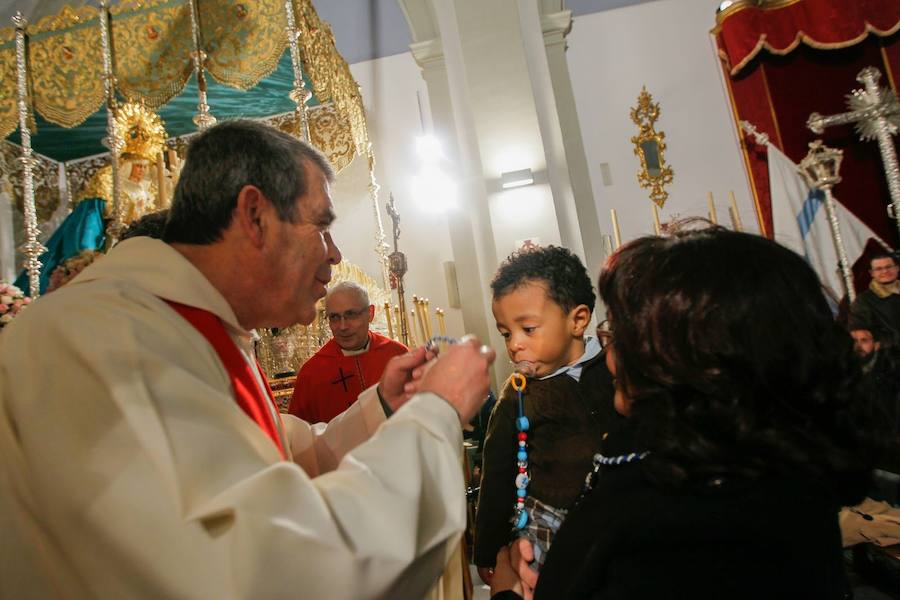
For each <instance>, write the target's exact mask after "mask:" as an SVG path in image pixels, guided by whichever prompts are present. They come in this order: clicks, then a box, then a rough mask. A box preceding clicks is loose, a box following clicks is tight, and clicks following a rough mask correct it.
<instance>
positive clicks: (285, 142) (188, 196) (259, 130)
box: [163, 119, 334, 244]
mask: <svg viewBox="0 0 900 600" xmlns="http://www.w3.org/2000/svg"><path fill="white" fill-rule="evenodd" d="M307 167H310V168H313V169H318V170H320V171H321V172H322V173H323V174H324V175H325V178H326V180H328V181H329V182H331V181H333V180H334V169H332V167H331V164H330V163H329V162H328V159H327V158H325V156H324V155H323V154H322V153H321V152H319V151H318V150H316V149H315V148H314V147H313V146H311V145H310V144H308V143H306V142H304V141H301V140H298V139H297V138H295V137H293V136H290V135H288V134H286V133H284V132H282V131H279V130H278V129H275V128H274V127H271V126H269V125H266V124H265V123H262V122H259V121H251V120H248V119H235V120H230V121H224V122H222V123H219V124H218V125H215V126H214V127H210V128H209V129H207V130H206V131H204V132H203V133H200V134H199V135H197V136H196V137H194V139H193V140H192V141H191V144H190V146H188V151H187V159H186V160H185V162H184V166H183V167H182V169H181V175H180V176H179V178H178V185H177V186H176V187H175V194H174V197H173V199H172V206H171V208H170V209H169V218H168V220H167V221H166V228H165V233H164V237H163V239H164V240H165V241H166V242H170V243H171V242H180V243H183V244H211V243H213V242H216V241H218V240H220V239H221V238H222V233H223V232H224V231H225V229H227V228H228V226H229V225H230V224H231V220H232V218H233V216H234V209H235V206H236V205H237V197H238V194H239V193H240V191H241V189H243V188H244V186H246V185H253V186H255V187H257V188H259V190H260V191H261V192H262V193H263V195H264V196H265V197H266V198H267V199H268V200H269V202H271V203H272V204H273V205H274V206H275V209H276V210H277V212H278V216H279V218H281V220H283V221H289V222H292V223H294V222H296V220H297V219H298V218H299V214H297V213H298V211H297V198H300V197H302V196H305V195H306V193H307V191H308V186H309V182H308V177H307Z"/></svg>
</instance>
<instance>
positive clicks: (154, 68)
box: [110, 0, 193, 109]
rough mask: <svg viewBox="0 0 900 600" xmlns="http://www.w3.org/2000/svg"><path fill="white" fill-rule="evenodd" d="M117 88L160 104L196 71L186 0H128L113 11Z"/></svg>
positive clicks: (148, 102) (132, 97) (151, 104)
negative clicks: (193, 67)
mask: <svg viewBox="0 0 900 600" xmlns="http://www.w3.org/2000/svg"><path fill="white" fill-rule="evenodd" d="M110 12H111V14H112V25H111V27H110V30H111V32H112V40H113V53H114V57H115V72H116V79H117V82H116V83H117V87H118V89H119V91H120V92H121V93H122V95H123V96H125V98H127V99H128V100H131V101H133V102H138V101H143V102H144V104H146V105H147V106H148V107H149V108H152V109H156V108H159V107H160V106H162V105H163V104H165V103H166V102H168V101H169V100H171V99H172V98H174V97H175V96H177V95H178V94H180V93H181V90H183V89H184V86H185V84H187V82H188V79H189V78H190V76H191V72H192V71H191V51H192V50H193V47H192V45H191V20H190V12H189V8H188V4H187V2H185V1H184V0H125V1H124V2H121V3H119V4H117V5H116V6H114V7H113V8H112V9H111V10H110Z"/></svg>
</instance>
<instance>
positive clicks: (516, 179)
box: [500, 169, 534, 190]
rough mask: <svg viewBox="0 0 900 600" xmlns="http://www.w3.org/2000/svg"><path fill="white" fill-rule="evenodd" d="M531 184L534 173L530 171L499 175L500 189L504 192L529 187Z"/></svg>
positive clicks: (523, 170) (522, 170) (524, 170)
mask: <svg viewBox="0 0 900 600" xmlns="http://www.w3.org/2000/svg"><path fill="white" fill-rule="evenodd" d="M532 183H534V173H532V172H531V169H521V170H519V171H508V172H506V173H500V187H502V188H503V189H504V190H508V189H510V188H516V187H522V186H523V185H531V184H532Z"/></svg>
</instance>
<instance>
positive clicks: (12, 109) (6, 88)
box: [0, 27, 19, 138]
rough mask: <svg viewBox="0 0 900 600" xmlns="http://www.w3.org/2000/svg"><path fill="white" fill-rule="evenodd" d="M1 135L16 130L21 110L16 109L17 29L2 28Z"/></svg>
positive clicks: (6, 134)
mask: <svg viewBox="0 0 900 600" xmlns="http://www.w3.org/2000/svg"><path fill="white" fill-rule="evenodd" d="M0 81H2V82H3V85H0V137H3V138H6V136H8V135H9V134H10V133H12V132H13V131H15V130H16V127H17V126H18V122H17V119H18V118H19V111H18V110H17V109H16V48H15V30H14V29H12V28H10V27H6V28H4V29H0Z"/></svg>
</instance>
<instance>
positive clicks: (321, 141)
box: [264, 104, 356, 173]
mask: <svg viewBox="0 0 900 600" xmlns="http://www.w3.org/2000/svg"><path fill="white" fill-rule="evenodd" d="M264 121H266V122H267V123H269V124H270V125H272V126H274V127H277V128H278V129H280V130H281V131H283V132H285V133H289V134H291V135H293V136H295V137H299V136H300V120H299V119H298V118H297V112H296V111H291V112H287V113H282V114H280V115H274V116H272V117H269V118H267V119H264ZM309 137H310V142H311V143H312V145H313V146H315V147H316V148H318V149H319V150H321V151H322V153H323V154H325V156H327V157H328V160H329V161H330V162H331V166H332V167H334V172H335V173H340V172H341V171H343V170H344V169H345V168H346V167H347V166H349V165H350V163H351V162H353V159H354V157H355V156H356V146H355V144H354V143H353V133H352V132H351V130H350V123H348V122H347V121H344V120H342V119H341V118H340V117H339V116H338V113H337V109H335V107H334V106H333V105H332V104H320V105H319V106H316V107H314V108H312V109H310V111H309Z"/></svg>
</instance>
